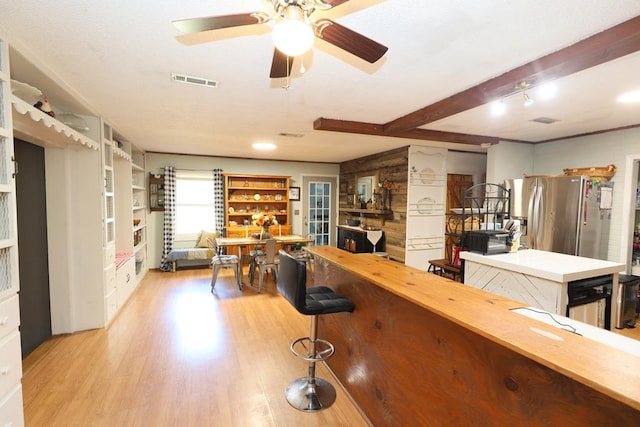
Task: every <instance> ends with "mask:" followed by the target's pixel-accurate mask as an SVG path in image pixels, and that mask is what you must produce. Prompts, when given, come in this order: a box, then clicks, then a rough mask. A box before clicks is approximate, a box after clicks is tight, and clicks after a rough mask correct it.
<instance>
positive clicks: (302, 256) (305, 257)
mask: <svg viewBox="0 0 640 427" xmlns="http://www.w3.org/2000/svg"><path fill="white" fill-rule="evenodd" d="M306 237H307V240H309V242H308V243H307V246H313V245H315V241H316V235H315V234H314V233H309V234H307V236H306ZM289 255H291V256H292V257H293V258H295V259H299V260H302V261H304V262H305V263H306V264H307V267H309V271H311V273H313V256H311V254H310V253H309V252H308V251H307V250H306V249H305V246H302V247H301V248H300V249H293V250H291V251H289Z"/></svg>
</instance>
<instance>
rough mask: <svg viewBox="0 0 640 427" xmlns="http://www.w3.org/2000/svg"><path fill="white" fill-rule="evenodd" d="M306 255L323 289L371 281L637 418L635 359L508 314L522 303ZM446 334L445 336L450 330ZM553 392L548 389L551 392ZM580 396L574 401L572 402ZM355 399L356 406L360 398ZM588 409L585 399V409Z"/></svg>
mask: <svg viewBox="0 0 640 427" xmlns="http://www.w3.org/2000/svg"><path fill="white" fill-rule="evenodd" d="M308 250H309V251H310V252H311V253H312V254H313V255H314V256H315V257H316V261H317V265H318V267H319V268H318V267H317V268H316V276H315V277H316V278H317V279H318V280H326V281H327V282H328V281H330V280H333V283H322V284H324V285H327V286H330V287H333V286H332V285H333V284H334V283H337V286H338V290H339V291H341V292H343V291H348V290H349V284H348V283H346V282H342V280H343V279H341V278H340V274H338V273H340V272H344V276H349V277H350V280H351V281H352V282H359V281H360V280H362V281H363V282H362V283H367V282H368V283H370V284H373V285H374V286H375V287H378V288H380V289H382V290H384V291H387V292H390V293H392V294H394V295H395V296H397V297H399V298H401V299H403V300H406V301H408V302H410V303H411V304H414V305H417V306H419V307H421V308H422V309H423V311H425V310H426V312H428V316H432V315H435V316H437V317H435V318H434V319H439V318H443V319H447V320H448V321H450V322H453V323H454V324H456V325H458V326H460V327H461V328H463V330H466V332H465V333H469V332H470V333H471V335H469V336H471V337H473V336H474V335H475V334H477V335H480V336H482V337H484V338H486V340H489V341H491V342H493V343H495V344H497V345H498V347H496V346H493V345H488V347H487V348H488V349H490V350H491V349H494V348H495V349H497V350H500V351H502V350H504V349H508V351H509V352H515V353H517V354H519V355H521V356H523V357H525V358H526V359H529V360H531V361H534V362H536V363H538V364H540V365H543V366H544V367H546V368H548V369H549V370H551V371H554V372H557V373H559V374H561V376H564V377H567V378H569V379H571V380H573V381H575V382H578V383H580V384H582V385H584V386H586V387H587V388H590V389H592V390H595V392H596V393H601V394H603V395H606V396H608V397H610V398H611V399H613V400H615V401H618V402H620V403H622V404H623V405H627V406H628V407H631V408H633V410H632V412H631V417H632V419H633V420H634V421H635V420H636V418H635V417H636V416H637V417H638V418H637V419H639V420H640V412H635V411H640V357H639V356H637V355H633V354H630V353H629V352H626V351H623V350H621V349H619V348H614V347H611V346H609V345H606V344H603V343H600V342H596V341H593V340H590V339H587V338H584V337H582V336H579V335H576V334H574V333H571V332H569V331H566V330H564V329H560V328H557V327H555V326H551V325H549V324H547V323H544V322H540V321H537V320H534V319H532V318H529V317H527V316H522V315H521V314H517V313H516V312H514V311H512V310H513V309H516V308H521V307H523V306H524V304H522V303H520V302H517V301H513V300H510V299H508V298H504V297H500V296H497V295H494V294H491V293H488V292H485V291H482V290H479V289H475V288H471V287H469V286H465V285H462V284H460V283H457V282H454V281H452V280H449V279H447V278H444V277H440V276H437V275H434V274H430V273H427V272H426V271H421V270H418V269H415V268H412V267H409V266H405V265H404V264H400V263H398V262H395V261H390V260H387V259H384V258H381V257H378V256H375V255H372V254H352V253H349V252H346V251H343V250H340V249H337V248H335V247H330V246H312V247H309V248H308ZM425 264H426V261H425ZM332 269H336V271H338V273H334V274H331V270H332ZM323 271H324V272H323ZM345 280H347V279H345ZM316 283H317V282H316ZM368 286H369V285H368ZM367 289H369V288H367ZM371 289H372V290H373V289H374V288H371ZM375 292H377V291H375ZM360 295H363V294H361V293H354V294H353V296H350V295H346V296H347V297H350V298H351V297H352V298H356V299H357V298H358V296H360ZM363 298H364V297H363ZM367 302H368V303H370V302H369V301H367ZM361 304H363V305H364V303H361ZM355 305H356V310H355V311H354V313H352V314H353V319H357V317H356V316H358V313H359V310H363V309H364V308H363V307H359V305H358V301H355ZM371 309H374V310H378V309H382V307H375V308H371V307H367V308H366V310H367V311H369V310H371ZM418 314H419V313H418ZM429 318H431V317H429ZM395 326H397V325H395ZM445 326H446V322H445ZM407 327H409V325H407ZM381 329H382V328H381ZM449 329H451V328H449ZM399 330H400V329H399ZM443 330H444V331H446V330H447V328H446V327H445V328H444V329H443ZM445 333H446V332H445ZM609 333H612V332H609ZM441 339H442V337H438V339H437V341H438V343H440V340H441ZM482 342H484V340H483V341H482ZM501 348H502V350H501ZM337 351H340V349H339V348H338V350H337ZM371 351H374V352H375V351H376V349H375V348H372V350H371ZM463 356H464V355H462V357H463ZM516 358H517V357H516ZM445 360H446V359H445ZM461 360H464V359H461ZM456 363H460V361H458V362H456ZM330 366H331V365H330ZM461 369H462V368H461ZM337 376H338V378H339V379H340V380H341V381H342V382H343V384H344V383H345V381H347V382H348V379H347V378H340V375H339V374H338V375H337ZM505 381H506V380H505ZM562 381H563V380H562ZM505 384H506V382H505ZM552 387H553V386H552V385H551V384H550V385H549V388H550V389H551V388H552ZM348 388H349V387H348V386H347V389H348ZM553 392H554V393H557V392H558V391H557V390H554V391H553ZM578 397H579V396H578ZM578 397H576V396H573V397H571V399H577V398H578ZM567 398H569V397H567ZM354 399H355V400H356V402H357V401H358V398H357V396H354ZM496 404H498V405H499V404H500V403H498V402H497V403H496ZM579 404H581V403H579ZM589 404H590V403H589V402H584V405H585V408H586V407H587V406H588V405H589ZM585 410H588V409H585Z"/></svg>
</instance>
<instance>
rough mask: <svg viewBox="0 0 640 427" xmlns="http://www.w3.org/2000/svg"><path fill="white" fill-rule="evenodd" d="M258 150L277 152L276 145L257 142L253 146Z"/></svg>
mask: <svg viewBox="0 0 640 427" xmlns="http://www.w3.org/2000/svg"><path fill="white" fill-rule="evenodd" d="M251 146H252V147H253V148H254V149H256V150H275V149H276V144H272V143H270V142H256V143H255V144H252V145H251Z"/></svg>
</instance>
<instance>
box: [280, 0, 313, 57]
mask: <svg viewBox="0 0 640 427" xmlns="http://www.w3.org/2000/svg"><path fill="white" fill-rule="evenodd" d="M272 37H273V44H274V45H275V46H276V49H278V50H279V51H280V52H282V53H284V54H285V55H287V56H299V55H302V54H303V53H305V52H307V51H308V50H309V49H311V47H312V46H313V40H314V39H315V34H314V32H313V28H311V24H309V22H307V21H306V19H305V15H304V12H303V11H302V9H301V8H300V7H299V6H288V7H287V8H286V9H285V11H284V18H283V19H282V20H281V21H280V22H278V23H277V24H276V25H275V26H274V27H273V32H272Z"/></svg>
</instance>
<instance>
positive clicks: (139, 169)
mask: <svg viewBox="0 0 640 427" xmlns="http://www.w3.org/2000/svg"><path fill="white" fill-rule="evenodd" d="M145 179H146V172H145V154H144V152H143V151H141V150H139V149H137V148H136V147H135V146H132V147H131V193H132V201H131V208H132V211H133V255H134V258H135V274H136V281H139V280H140V279H141V278H142V277H143V276H144V275H145V273H146V272H147V270H148V268H147V206H146V202H147V192H146V183H145Z"/></svg>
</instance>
